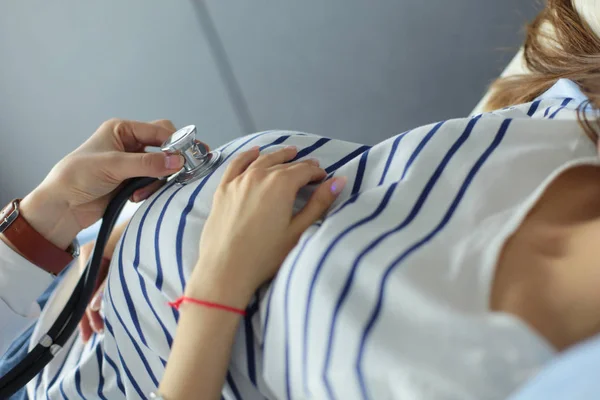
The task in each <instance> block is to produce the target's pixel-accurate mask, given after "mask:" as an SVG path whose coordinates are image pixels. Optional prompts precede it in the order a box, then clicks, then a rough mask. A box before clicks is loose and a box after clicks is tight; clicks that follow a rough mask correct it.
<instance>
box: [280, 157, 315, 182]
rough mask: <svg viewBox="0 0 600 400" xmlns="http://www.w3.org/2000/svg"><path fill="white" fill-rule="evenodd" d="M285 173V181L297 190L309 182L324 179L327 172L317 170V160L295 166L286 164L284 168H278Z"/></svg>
mask: <svg viewBox="0 0 600 400" xmlns="http://www.w3.org/2000/svg"><path fill="white" fill-rule="evenodd" d="M278 169H279V170H281V171H285V175H286V181H287V182H290V183H291V184H293V185H294V186H295V187H296V188H297V189H300V188H301V187H302V186H305V185H308V184H309V183H311V182H317V181H320V180H322V179H325V177H326V176H327V172H325V170H324V169H322V168H319V162H318V161H317V160H306V161H302V162H299V163H295V164H287V165H285V166H284V168H278Z"/></svg>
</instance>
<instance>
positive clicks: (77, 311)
mask: <svg viewBox="0 0 600 400" xmlns="http://www.w3.org/2000/svg"><path fill="white" fill-rule="evenodd" d="M161 150H162V151H163V152H165V153H167V154H181V155H182V156H183V158H184V159H185V163H184V167H183V168H182V169H181V171H179V172H178V173H176V174H174V175H172V176H170V177H168V178H167V180H168V181H174V182H175V183H176V184H179V185H186V184H188V183H191V182H193V181H195V180H197V179H200V178H202V177H204V176H207V175H209V174H210V173H211V172H213V171H214V170H215V169H216V168H217V167H218V166H219V165H220V163H221V161H222V156H221V153H220V152H219V151H218V150H214V151H212V152H209V151H208V149H207V148H206V146H205V145H203V144H202V143H200V142H198V141H197V140H196V127H195V126H193V125H190V126H186V127H185V128H182V129H180V130H178V131H177V132H175V133H174V134H173V135H172V136H171V137H170V138H169V139H168V140H167V141H166V142H165V143H163V145H162V146H161ZM156 180H157V179H155V178H135V179H131V180H129V181H128V182H127V183H126V184H125V185H124V186H123V188H122V189H121V190H120V191H119V192H118V193H117V195H116V196H115V197H114V198H113V199H112V201H111V202H110V203H109V205H108V207H107V208H106V211H105V213H104V216H103V217H102V224H101V226H100V231H99V233H98V238H97V239H96V245H95V247H94V251H93V253H92V256H91V258H90V260H89V261H88V263H87V265H86V268H85V269H84V271H83V273H82V274H81V277H80V278H79V280H78V282H77V284H76V286H75V289H74V290H73V293H72V294H71V296H70V297H69V299H68V300H67V303H66V305H65V306H64V308H63V309H62V311H61V312H60V314H59V315H58V317H57V318H56V320H55V322H54V324H53V325H52V326H51V327H50V328H49V329H48V331H47V332H46V333H45V334H44V335H42V336H41V339H40V340H39V341H38V343H37V345H36V346H35V347H34V348H33V349H32V350H31V351H30V352H29V353H28V354H27V356H25V358H24V359H23V360H22V361H21V362H19V364H18V365H16V366H15V367H14V368H12V369H11V370H10V371H8V372H7V373H6V374H5V375H4V376H3V377H2V378H0V399H5V398H8V397H10V396H11V395H13V394H14V393H15V392H17V391H18V390H19V389H21V388H23V387H25V385H27V383H28V382H29V381H31V380H32V379H33V378H34V377H35V376H36V375H37V374H39V373H41V372H42V371H43V369H44V367H45V366H46V365H48V363H49V362H50V361H51V360H52V358H54V356H55V355H56V354H57V353H58V352H59V351H60V350H61V349H62V348H63V346H64V345H65V343H66V342H67V340H68V339H69V338H70V337H71V335H72V334H73V332H75V330H76V329H77V325H78V324H79V321H80V320H81V318H82V317H83V315H84V313H85V310H86V308H87V305H88V303H89V302H90V299H91V297H92V295H93V294H94V293H93V292H94V287H95V283H96V279H97V278H98V273H99V270H100V264H101V262H102V255H103V254H104V248H105V247H106V243H107V241H108V238H109V237H110V234H111V232H112V230H113V228H114V225H115V223H116V221H117V219H118V217H119V215H120V213H121V211H122V210H123V207H124V206H125V204H126V203H127V201H128V199H129V198H130V197H131V195H133V193H134V192H135V191H136V190H138V189H141V188H143V187H146V186H148V185H150V184H152V183H153V182H155V181H156Z"/></svg>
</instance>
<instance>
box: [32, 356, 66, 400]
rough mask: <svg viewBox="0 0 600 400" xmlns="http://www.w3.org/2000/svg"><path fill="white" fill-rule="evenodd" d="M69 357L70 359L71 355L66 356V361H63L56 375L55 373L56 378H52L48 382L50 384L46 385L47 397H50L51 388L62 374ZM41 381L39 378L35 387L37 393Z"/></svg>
mask: <svg viewBox="0 0 600 400" xmlns="http://www.w3.org/2000/svg"><path fill="white" fill-rule="evenodd" d="M68 359H69V356H67V357H66V358H65V360H64V361H63V363H62V365H61V366H60V368H59V369H58V371H57V372H56V375H54V378H52V380H51V381H50V383H49V384H48V386H47V387H46V399H49V397H48V393H49V392H50V389H51V388H52V387H53V386H54V384H55V383H56V380H57V379H58V377H59V376H60V374H61V373H62V371H63V368H64V367H65V364H66V363H67V361H68ZM42 373H43V372H40V374H39V375H40V377H41V375H42ZM40 383H41V379H38V382H37V384H36V388H35V391H36V393H37V389H38V385H39V384H40Z"/></svg>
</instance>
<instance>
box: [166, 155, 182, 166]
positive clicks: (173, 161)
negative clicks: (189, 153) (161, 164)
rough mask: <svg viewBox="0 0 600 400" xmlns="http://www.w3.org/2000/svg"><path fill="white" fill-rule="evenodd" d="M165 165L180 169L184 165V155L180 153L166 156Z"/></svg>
mask: <svg viewBox="0 0 600 400" xmlns="http://www.w3.org/2000/svg"><path fill="white" fill-rule="evenodd" d="M165 167H167V169H178V168H181V167H183V157H181V156H180V155H179V154H169V155H167V156H166V157H165Z"/></svg>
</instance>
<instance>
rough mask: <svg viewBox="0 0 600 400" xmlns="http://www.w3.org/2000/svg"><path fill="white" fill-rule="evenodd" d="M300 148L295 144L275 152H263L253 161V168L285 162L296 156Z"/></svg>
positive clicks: (267, 166) (268, 166)
mask: <svg viewBox="0 0 600 400" xmlns="http://www.w3.org/2000/svg"><path fill="white" fill-rule="evenodd" d="M297 154H298V149H297V148H296V147H295V146H288V147H285V148H283V149H281V150H277V151H274V152H273V153H268V154H263V155H261V156H260V157H258V159H257V160H256V161H255V162H253V163H252V168H270V167H273V166H275V165H279V164H283V163H284V162H287V161H290V160H292V159H294V157H296V155H297Z"/></svg>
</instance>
